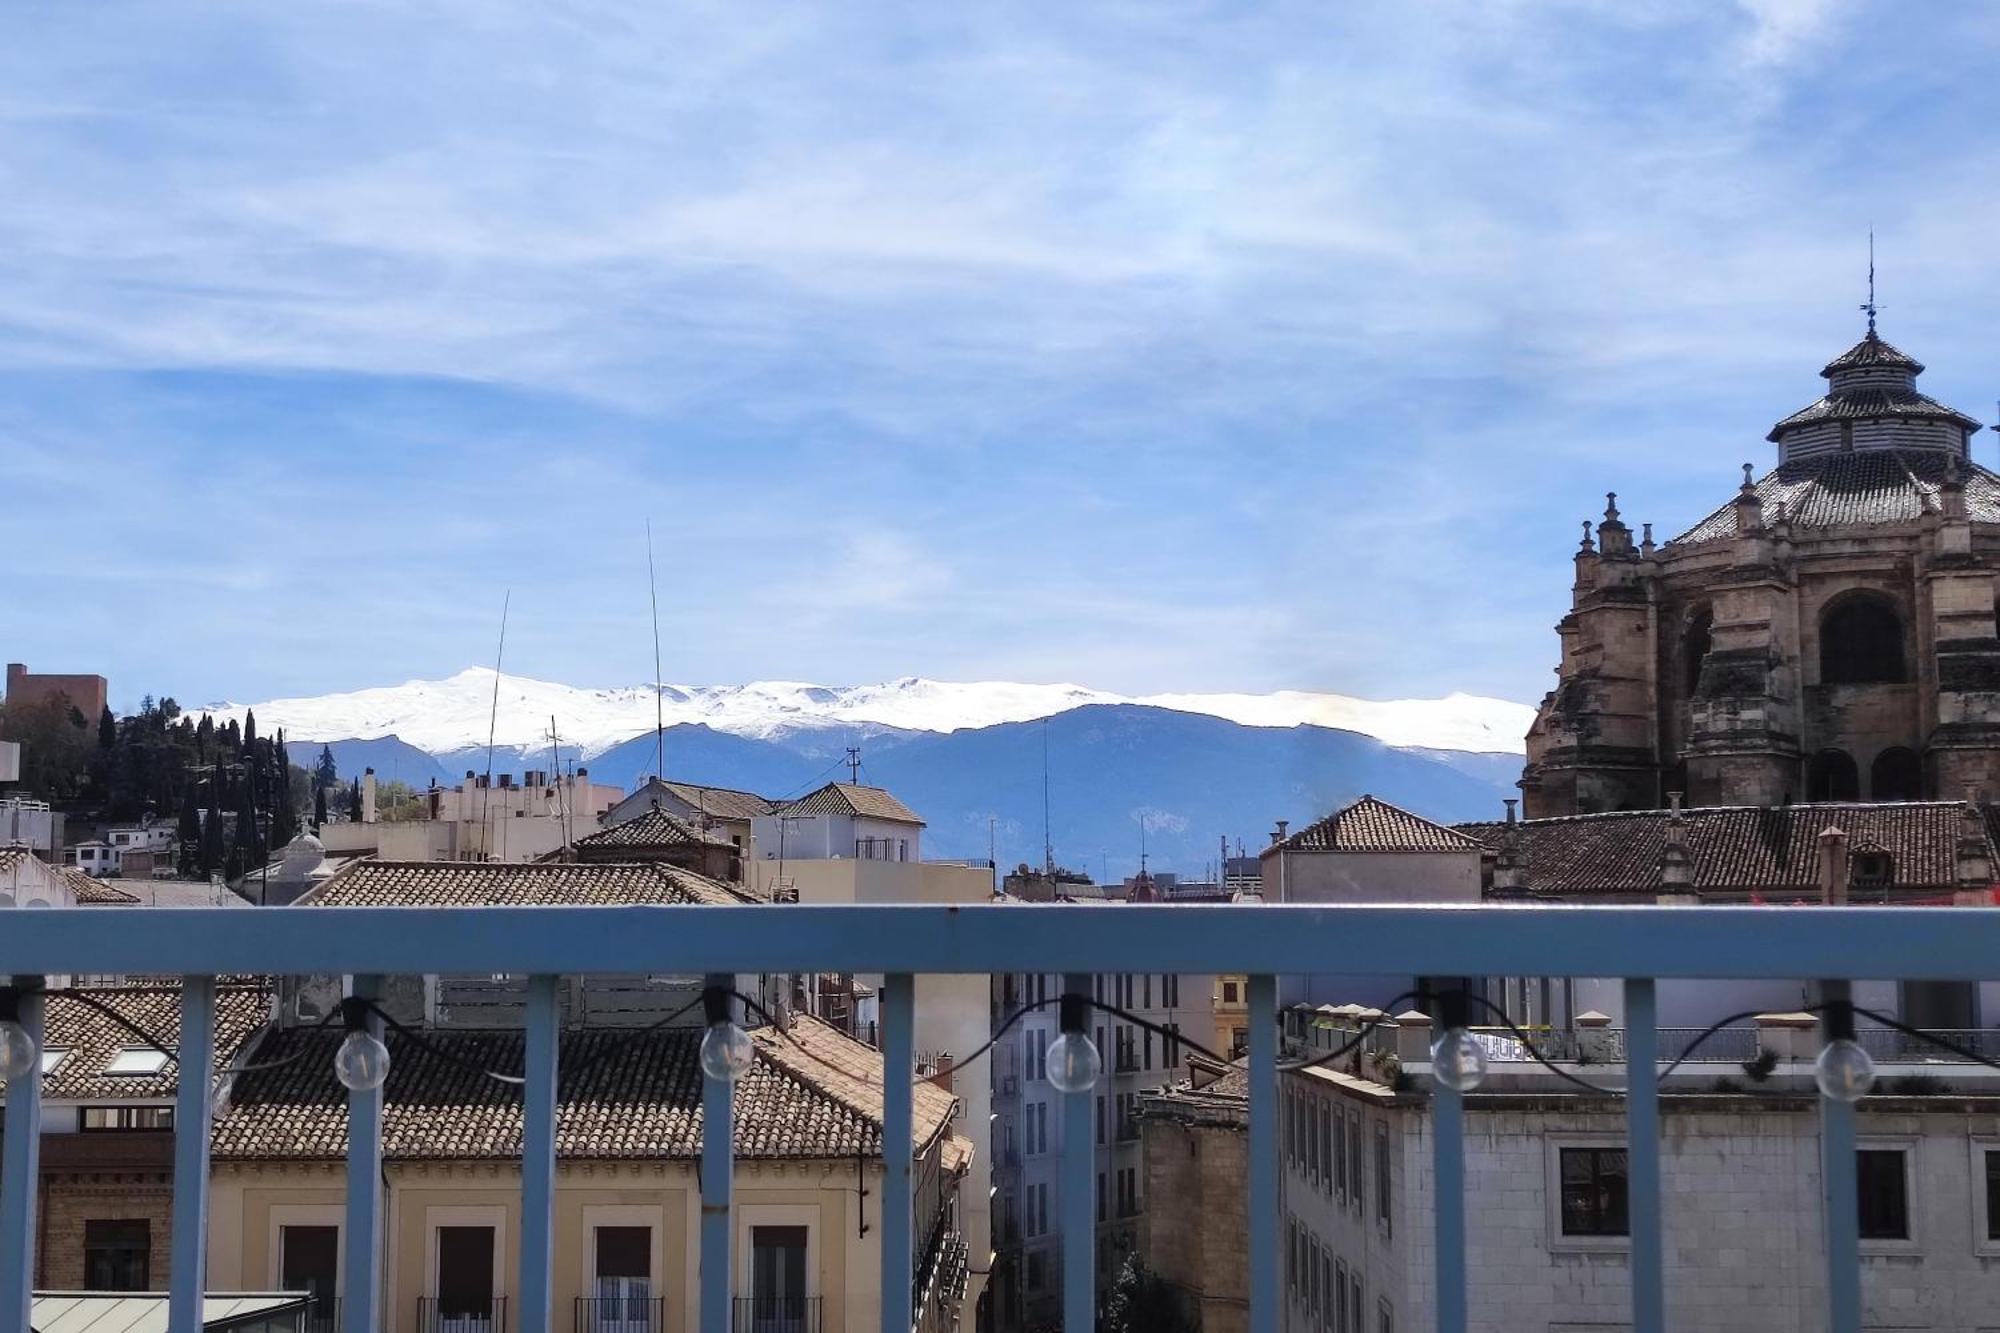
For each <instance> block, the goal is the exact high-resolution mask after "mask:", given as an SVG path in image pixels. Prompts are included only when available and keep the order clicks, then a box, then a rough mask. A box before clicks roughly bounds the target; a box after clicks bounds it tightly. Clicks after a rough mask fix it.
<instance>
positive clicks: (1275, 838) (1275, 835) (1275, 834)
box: [1271, 819, 1292, 847]
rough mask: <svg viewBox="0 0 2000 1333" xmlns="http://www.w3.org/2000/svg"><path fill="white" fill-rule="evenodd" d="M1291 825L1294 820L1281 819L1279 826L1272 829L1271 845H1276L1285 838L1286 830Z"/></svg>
mask: <svg viewBox="0 0 2000 1333" xmlns="http://www.w3.org/2000/svg"><path fill="white" fill-rule="evenodd" d="M1291 826H1292V821H1291V820H1289V819H1281V820H1279V821H1278V827H1276V828H1274V829H1272V830H1271V845H1272V846H1273V847H1276V846H1277V845H1278V844H1279V843H1281V842H1283V841H1284V840H1285V830H1286V829H1288V828H1290V827H1291Z"/></svg>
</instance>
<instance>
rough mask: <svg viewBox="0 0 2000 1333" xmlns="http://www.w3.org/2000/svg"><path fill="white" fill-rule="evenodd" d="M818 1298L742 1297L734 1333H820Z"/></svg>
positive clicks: (737, 1310)
mask: <svg viewBox="0 0 2000 1333" xmlns="http://www.w3.org/2000/svg"><path fill="white" fill-rule="evenodd" d="M819 1306H820V1298H819V1297H818V1296H739V1297H738V1298H737V1299H736V1307H735V1313H734V1322H733V1323H732V1324H731V1325H730V1329H731V1333H819Z"/></svg>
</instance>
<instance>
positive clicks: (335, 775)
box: [313, 745, 340, 787]
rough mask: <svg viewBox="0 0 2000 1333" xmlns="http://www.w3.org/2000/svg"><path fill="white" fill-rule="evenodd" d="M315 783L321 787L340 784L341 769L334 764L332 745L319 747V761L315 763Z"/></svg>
mask: <svg viewBox="0 0 2000 1333" xmlns="http://www.w3.org/2000/svg"><path fill="white" fill-rule="evenodd" d="M313 783H314V784H315V785H316V786H320V787H338V786H339V785H340V770H339V768H337V767H336V766H335V765H334V762H333V747H332V746H331V745H322V746H320V747H319V762H318V763H316V764H314V765H313Z"/></svg>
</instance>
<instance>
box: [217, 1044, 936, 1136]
mask: <svg viewBox="0 0 2000 1333" xmlns="http://www.w3.org/2000/svg"><path fill="white" fill-rule="evenodd" d="M702 1035H703V1034H702V1031H701V1029H699V1028H670V1029H660V1030H653V1031H645V1032H640V1033H632V1032H618V1031H611V1030H602V1029H587V1028H586V1029H572V1030H569V1031H566V1032H564V1033H563V1035H562V1044H561V1050H560V1053H559V1057H558V1060H559V1063H558V1068H559V1070H560V1073H559V1075H558V1088H557V1114H556V1152H557V1155H558V1156H560V1157H564V1158H568V1159H571V1160H595V1161H612V1160H631V1159H641V1158H645V1159H650V1158H673V1159H693V1158H697V1157H699V1156H700V1155H701V1138H702V1112H701V1096H702V1077H701V1067H700V1064H699V1063H698V1056H699V1052H700V1047H701V1039H702ZM750 1035H751V1037H752V1039H753V1040H754V1042H755V1043H756V1047H757V1059H756V1063H755V1064H754V1065H753V1066H752V1067H751V1068H750V1070H749V1071H748V1072H747V1073H745V1074H744V1076H743V1078H742V1080H741V1081H740V1082H738V1083H737V1085H736V1094H735V1096H736V1121H735V1125H734V1131H735V1132H734V1143H735V1151H736V1155H737V1156H738V1157H739V1158H752V1159H758V1158H761V1159H772V1158H801V1157H804V1158H829V1157H831V1158H852V1157H856V1156H865V1155H879V1154H880V1152H881V1150H882V1090H881V1082H882V1054H881V1052H879V1051H877V1050H875V1049H874V1048H872V1047H869V1046H865V1045H863V1044H862V1043H860V1042H858V1041H855V1040H853V1039H852V1038H850V1037H846V1036H844V1035H842V1034H841V1033H839V1032H837V1031H835V1030H834V1029H833V1028H830V1027H827V1026H826V1025H825V1024H822V1023H820V1022H818V1021H817V1020H814V1019H810V1018H798V1019H795V1020H794V1021H793V1026H792V1030H791V1032H790V1034H789V1036H790V1038H791V1039H792V1040H787V1038H786V1034H782V1033H779V1032H777V1031H776V1030H774V1029H771V1028H760V1029H754V1030H752V1032H751V1034H750ZM386 1040H387V1041H388V1043H389V1049H390V1051H391V1053H392V1058H391V1060H390V1065H389V1082H388V1085H387V1089H386V1094H387V1098H388V1105H387V1108H386V1109H385V1111H384V1114H383V1125H382V1145H383V1153H384V1156H385V1157H387V1158H388V1159H390V1160H401V1161H438V1160H455V1159H481V1160H484V1159H518V1158H519V1157H520V1155H521V1134H522V1115H523V1112H522V1102H521V1094H520V1091H519V1089H518V1088H515V1087H512V1086H509V1085H506V1084H502V1083H499V1082H496V1081H494V1080H493V1079H490V1078H487V1077H485V1076H484V1075H482V1074H479V1073H476V1072H473V1071H471V1070H468V1069H466V1068H464V1067H462V1066H461V1065H459V1064H458V1063H455V1062H454V1058H455V1059H456V1060H460V1061H465V1062H468V1063H470V1064H472V1065H475V1066H477V1067H479V1068H482V1069H491V1070H495V1071H498V1072H502V1073H513V1072H517V1071H519V1070H520V1068H521V1065H522V1044H523V1034H522V1033H521V1032H520V1031H519V1030H505V1031H456V1032H454V1031H432V1032H427V1033H425V1036H424V1040H425V1042H426V1043H427V1046H428V1049H427V1048H426V1046H418V1045H416V1044H415V1043H413V1042H411V1041H409V1040H407V1039H405V1038H402V1037H399V1036H397V1035H396V1034H395V1033H393V1032H392V1033H390V1034H389V1035H388V1036H387V1038H386ZM340 1041H341V1034H340V1033H339V1032H336V1031H330V1030H322V1029H289V1030H285V1031H282V1032H278V1033H275V1034H273V1035H272V1037H271V1038H270V1039H269V1040H267V1041H266V1042H264V1043H263V1044H262V1045H261V1046H260V1047H259V1048H258V1052H257V1058H258V1063H260V1064H262V1063H267V1062H270V1061H274V1060H281V1059H286V1058H289V1057H292V1056H300V1057H302V1058H299V1059H297V1060H294V1061H293V1062H292V1063H290V1064H288V1065H285V1066H284V1067H283V1068H278V1069H268V1070H264V1071H261V1072H257V1073H250V1074H245V1075H242V1076H240V1077H239V1078H238V1080H237V1082H236V1086H235V1089H234V1091H233V1094H232V1097H231V1104H230V1107H229V1110H228V1113H227V1114H226V1115H224V1116H222V1117H221V1118H220V1119H219V1120H218V1121H217V1123H216V1129H215V1145H214V1151H215V1156H216V1157H217V1158H233V1159H237V1160H270V1159H310V1160H332V1159H335V1158H339V1157H341V1156H342V1155H344V1154H345V1152H346V1151H347V1094H346V1091H345V1090H344V1089H343V1088H342V1087H341V1086H340V1084H339V1083H338V1082H336V1081H335V1079H334V1076H333V1055H334V1051H335V1050H336V1049H337V1048H338V1046H339V1045H340ZM793 1041H796V1042H797V1045H794V1044H793ZM801 1048H803V1049H801ZM599 1057H603V1058H599ZM592 1061H595V1063H591V1062H592ZM955 1105H956V1099H954V1098H953V1097H952V1095H951V1094H950V1093H948V1092H945V1091H944V1090H942V1089H941V1088H938V1087H936V1086H934V1085H931V1084H928V1083H924V1084H918V1085H916V1088H915V1091H914V1117H915V1118H914V1132H913V1135H912V1138H913V1140H914V1142H915V1144H916V1146H917V1147H918V1148H919V1150H921V1149H922V1148H924V1147H926V1146H928V1145H929V1144H930V1143H932V1142H933V1141H934V1140H936V1139H937V1138H938V1136H939V1135H940V1134H943V1133H946V1132H947V1131H948V1130H949V1127H950V1123H951V1115H952V1111H953V1108H954V1107H955ZM961 1155H962V1154H961Z"/></svg>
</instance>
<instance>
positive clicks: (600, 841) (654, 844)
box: [576, 806, 729, 850]
mask: <svg viewBox="0 0 2000 1333" xmlns="http://www.w3.org/2000/svg"><path fill="white" fill-rule="evenodd" d="M576 845H577V846H578V847H580V848H584V847H587V848H593V849H606V850H608V849H611V848H633V849H646V850H659V849H662V848H672V847H701V846H705V845H721V846H724V847H726V846H728V845H729V844H728V842H727V841H726V840H725V839H723V838H719V837H717V836H716V835H715V834H713V833H704V832H703V831H702V830H700V829H697V828H694V827H693V826H691V825H690V824H688V822H687V821H686V820H683V819H678V818H676V817H674V816H673V815H670V814H668V813H667V812H666V811H665V810H662V809H660V808H659V807H658V806H655V807H653V808H652V809H650V810H648V811H646V812H645V813H644V814H642V815H640V816H639V817H638V818H637V819H628V820H626V821H625V822H624V823H623V824H613V825H612V826H611V827H609V828H606V829H601V830H599V831H598V832H596V833H593V834H591V835H590V836H589V837H587V838H578V839H577V840H576Z"/></svg>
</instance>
